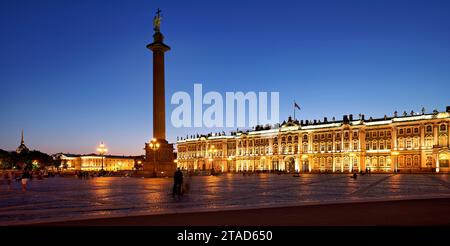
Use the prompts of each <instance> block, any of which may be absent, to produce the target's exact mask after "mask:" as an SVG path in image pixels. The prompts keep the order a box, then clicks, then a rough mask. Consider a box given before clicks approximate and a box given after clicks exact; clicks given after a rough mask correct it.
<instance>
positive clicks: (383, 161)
mask: <svg viewBox="0 0 450 246" xmlns="http://www.w3.org/2000/svg"><path fill="white" fill-rule="evenodd" d="M385 163H386V162H385V158H384V156H381V157H380V167H383V166H384V164H385Z"/></svg>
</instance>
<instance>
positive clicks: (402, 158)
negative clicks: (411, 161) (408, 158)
mask: <svg viewBox="0 0 450 246" xmlns="http://www.w3.org/2000/svg"><path fill="white" fill-rule="evenodd" d="M398 165H399V166H400V167H404V166H405V157H403V156H400V157H399V158H398Z"/></svg>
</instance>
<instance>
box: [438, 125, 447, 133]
mask: <svg viewBox="0 0 450 246" xmlns="http://www.w3.org/2000/svg"><path fill="white" fill-rule="evenodd" d="M439 129H440V130H441V132H445V131H446V130H447V126H446V125H445V124H441V126H440V127H439Z"/></svg>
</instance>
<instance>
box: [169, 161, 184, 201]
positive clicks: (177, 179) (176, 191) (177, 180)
mask: <svg viewBox="0 0 450 246" xmlns="http://www.w3.org/2000/svg"><path fill="white" fill-rule="evenodd" d="M182 186H183V172H181V170H180V168H177V171H175V173H174V175H173V191H172V196H174V197H175V195H177V196H178V197H180V196H181V187H182Z"/></svg>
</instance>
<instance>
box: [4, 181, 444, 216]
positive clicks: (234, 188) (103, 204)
mask: <svg viewBox="0 0 450 246" xmlns="http://www.w3.org/2000/svg"><path fill="white" fill-rule="evenodd" d="M190 183H191V190H190V192H189V193H188V194H186V195H185V196H183V197H182V198H181V199H180V200H178V199H174V198H172V196H171V188H172V179H170V178H156V179H144V178H125V177H124V178H120V177H103V178H92V179H88V180H81V179H77V178H73V177H70V178H69V177H66V178H62V177H56V178H48V179H44V180H33V181H31V182H30V183H29V190H28V191H27V192H26V193H22V192H21V190H20V184H19V183H16V182H14V187H13V190H12V191H8V189H7V186H6V185H0V225H18V224H32V223H40V222H52V221H65V220H80V219H90V218H107V217H124V216H134V215H149V214H173V213H187V212H202V211H221V210H240V209H249V208H267V207H288V206H299V205H312V204H334V203H348V202H365V201H383V200H410V199H418V198H419V199H423V198H450V176H449V175H446V174H397V175H392V174H372V175H370V176H368V175H364V176H358V178H357V179H356V180H355V179H351V178H350V175H345V174H328V175H327V174H322V175H321V174H303V175H300V177H293V176H291V175H273V174H260V175H252V176H242V175H238V174H224V175H222V176H197V177H192V178H191V181H190ZM443 201H444V203H448V201H449V200H448V199H447V200H443ZM441 203H442V202H441ZM441 205H442V204H441Z"/></svg>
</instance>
